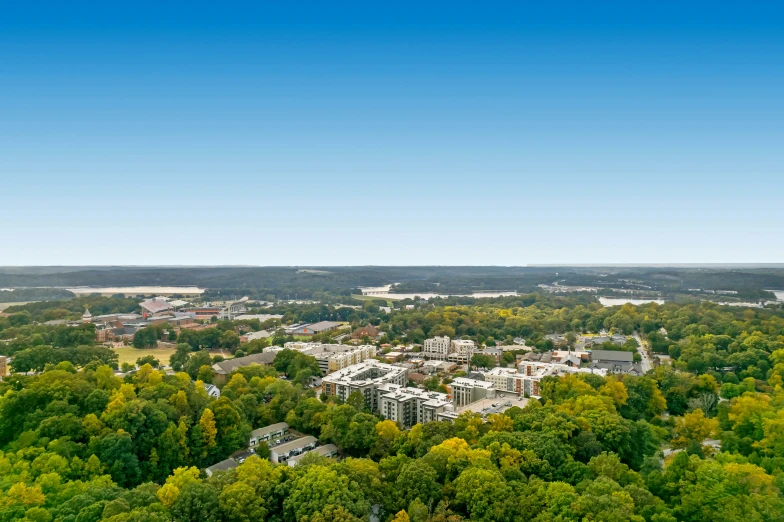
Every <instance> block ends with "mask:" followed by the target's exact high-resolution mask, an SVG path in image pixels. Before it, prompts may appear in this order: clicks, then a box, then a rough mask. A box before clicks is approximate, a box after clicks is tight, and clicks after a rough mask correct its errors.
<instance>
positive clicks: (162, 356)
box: [114, 346, 174, 364]
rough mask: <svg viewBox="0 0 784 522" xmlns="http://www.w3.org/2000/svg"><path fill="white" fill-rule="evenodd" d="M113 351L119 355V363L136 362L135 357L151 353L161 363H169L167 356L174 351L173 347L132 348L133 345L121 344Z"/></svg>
mask: <svg viewBox="0 0 784 522" xmlns="http://www.w3.org/2000/svg"><path fill="white" fill-rule="evenodd" d="M114 351H115V352H117V355H119V357H120V364H122V363H124V362H127V363H130V364H136V359H138V358H139V357H144V356H146V355H152V356H153V357H155V358H156V359H158V360H159V361H161V364H169V357H171V354H173V353H174V348H168V347H166V348H162V347H157V348H134V347H133V346H121V347H120V348H114Z"/></svg>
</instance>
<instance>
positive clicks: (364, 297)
mask: <svg viewBox="0 0 784 522" xmlns="http://www.w3.org/2000/svg"><path fill="white" fill-rule="evenodd" d="M351 297H353V298H354V299H359V300H360V301H375V300H377V299H383V300H384V301H386V302H387V306H392V303H394V302H395V301H399V300H400V299H399V298H390V297H378V296H373V295H353V294H352V295H351Z"/></svg>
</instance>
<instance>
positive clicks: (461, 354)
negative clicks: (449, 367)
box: [447, 339, 476, 363]
mask: <svg viewBox="0 0 784 522" xmlns="http://www.w3.org/2000/svg"><path fill="white" fill-rule="evenodd" d="M474 350H476V345H475V344H474V341H471V340H468V339H453V340H452V343H451V349H450V353H449V356H448V357H447V359H448V360H450V361H454V362H458V363H467V362H468V361H470V360H471V357H472V356H473V355H474Z"/></svg>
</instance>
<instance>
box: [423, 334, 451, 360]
mask: <svg viewBox="0 0 784 522" xmlns="http://www.w3.org/2000/svg"><path fill="white" fill-rule="evenodd" d="M451 351H452V344H451V341H450V339H449V337H447V336H446V335H445V336H443V337H433V338H432V339H425V344H424V347H423V348H422V356H423V357H426V358H428V359H434V360H438V361H446V360H447V357H449V354H450V353H451Z"/></svg>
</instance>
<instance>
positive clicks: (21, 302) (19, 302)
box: [0, 301, 38, 312]
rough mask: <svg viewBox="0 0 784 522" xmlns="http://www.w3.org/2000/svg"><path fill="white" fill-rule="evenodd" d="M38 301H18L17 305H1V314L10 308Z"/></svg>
mask: <svg viewBox="0 0 784 522" xmlns="http://www.w3.org/2000/svg"><path fill="white" fill-rule="evenodd" d="M37 302H38V301H17V302H15V303H0V312H2V311H3V310H5V309H6V308H8V307H9V306H21V305H26V304H30V303H37Z"/></svg>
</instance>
